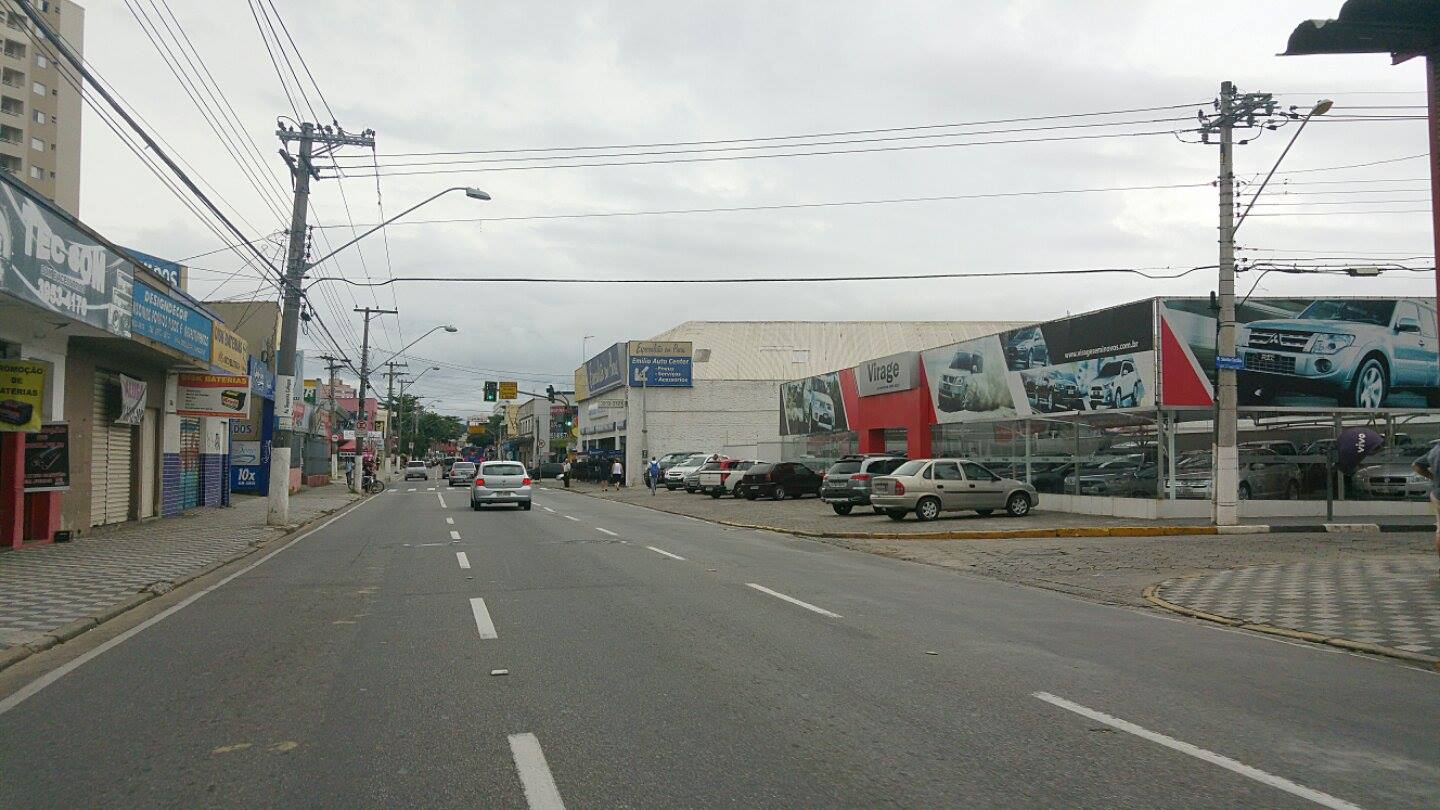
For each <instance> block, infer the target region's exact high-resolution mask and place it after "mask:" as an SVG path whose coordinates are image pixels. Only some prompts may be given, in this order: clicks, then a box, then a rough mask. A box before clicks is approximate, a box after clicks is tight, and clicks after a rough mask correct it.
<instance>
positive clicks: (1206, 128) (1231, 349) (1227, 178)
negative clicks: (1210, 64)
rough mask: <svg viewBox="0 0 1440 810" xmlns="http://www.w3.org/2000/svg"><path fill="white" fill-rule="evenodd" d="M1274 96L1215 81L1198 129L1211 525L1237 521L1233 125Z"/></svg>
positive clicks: (1249, 121) (1271, 105)
mask: <svg viewBox="0 0 1440 810" xmlns="http://www.w3.org/2000/svg"><path fill="white" fill-rule="evenodd" d="M1274 111H1275V102H1274V100H1273V99H1272V98H1271V96H1270V94H1269V93H1245V94H1243V95H1240V94H1237V93H1236V92H1235V85H1234V84H1233V83H1231V82H1224V83H1222V84H1221V85H1220V99H1219V102H1218V104H1217V110H1216V114H1215V115H1213V116H1207V117H1205V118H1204V120H1203V122H1202V124H1201V127H1200V132H1201V135H1202V138H1203V140H1204V142H1205V143H1209V142H1210V135H1211V134H1212V133H1214V134H1218V135H1219V139H1220V177H1219V182H1218V183H1217V185H1218V186H1219V189H1220V229H1219V235H1220V281H1219V287H1218V290H1217V296H1216V297H1217V299H1218V303H1219V308H1220V311H1219V312H1218V313H1217V330H1216V335H1215V372H1216V374H1215V376H1216V391H1215V447H1214V449H1213V451H1212V453H1211V462H1212V463H1213V464H1214V470H1213V473H1212V477H1211V479H1210V480H1211V482H1212V492H1211V496H1212V498H1213V501H1212V504H1213V506H1212V516H1213V518H1214V521H1215V524H1216V525H1217V526H1233V525H1235V524H1237V523H1239V522H1240V510H1239V505H1238V500H1239V496H1240V453H1239V449H1238V447H1237V443H1238V442H1237V434H1238V430H1237V424H1236V422H1237V419H1238V417H1237V406H1238V404H1239V402H1238V391H1239V389H1238V386H1237V385H1236V382H1237V380H1236V371H1237V370H1236V368H1235V365H1234V363H1235V362H1236V354H1235V350H1236V349H1235V330H1236V326H1235V129H1236V128H1238V127H1245V128H1253V127H1255V126H1257V123H1256V120H1255V118H1256V116H1257V115H1267V116H1268V115H1271V114H1273V113H1274Z"/></svg>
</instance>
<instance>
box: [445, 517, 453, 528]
mask: <svg viewBox="0 0 1440 810" xmlns="http://www.w3.org/2000/svg"><path fill="white" fill-rule="evenodd" d="M445 523H446V524H448V525H450V526H454V525H455V518H445Z"/></svg>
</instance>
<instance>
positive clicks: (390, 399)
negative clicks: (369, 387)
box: [381, 360, 410, 472]
mask: <svg viewBox="0 0 1440 810" xmlns="http://www.w3.org/2000/svg"><path fill="white" fill-rule="evenodd" d="M409 367H410V364H409V363H397V362H395V361H394V360H391V361H390V362H388V363H386V364H385V410H386V417H385V437H384V438H383V439H381V441H382V442H383V443H384V447H385V464H386V466H387V467H389V468H390V471H391V472H394V471H395V467H394V464H395V460H394V454H392V453H391V452H390V434H391V433H392V432H393V431H392V430H391V423H392V422H393V421H394V420H395V375H396V374H397V373H400V372H396V371H395V369H397V368H409ZM401 390H402V391H403V390H404V386H401ZM395 449H396V450H399V449H400V448H398V447H397V448H395Z"/></svg>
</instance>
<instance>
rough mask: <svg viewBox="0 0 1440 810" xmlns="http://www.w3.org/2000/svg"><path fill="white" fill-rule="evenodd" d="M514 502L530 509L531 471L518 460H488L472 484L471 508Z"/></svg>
mask: <svg viewBox="0 0 1440 810" xmlns="http://www.w3.org/2000/svg"><path fill="white" fill-rule="evenodd" d="M502 503H513V504H515V505H516V506H518V507H520V508H521V509H523V510H525V511H527V512H528V511H530V473H529V472H526V470H525V465H524V464H521V463H520V462H518V461H486V462H484V463H482V464H481V465H480V469H478V470H476V471H475V480H474V482H472V483H471V485H470V508H471V509H474V510H475V511H477V512H478V511H480V507H482V506H493V505H495V504H502Z"/></svg>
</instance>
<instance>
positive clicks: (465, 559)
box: [455, 551, 470, 570]
mask: <svg viewBox="0 0 1440 810" xmlns="http://www.w3.org/2000/svg"><path fill="white" fill-rule="evenodd" d="M455 561H456V562H458V563H460V567H461V568H464V569H467V570H468V569H469V568H470V557H469V556H468V555H466V553H465V552H463V551H457V552H455Z"/></svg>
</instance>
